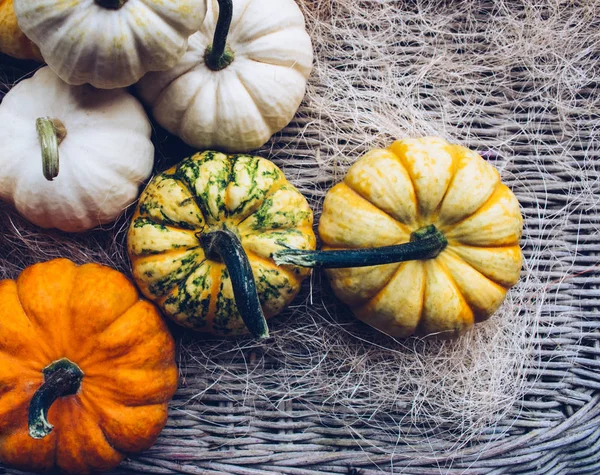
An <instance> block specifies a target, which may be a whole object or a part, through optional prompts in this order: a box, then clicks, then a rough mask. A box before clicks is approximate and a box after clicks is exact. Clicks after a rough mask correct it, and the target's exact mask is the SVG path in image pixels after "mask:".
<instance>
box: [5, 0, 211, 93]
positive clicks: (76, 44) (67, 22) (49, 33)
mask: <svg viewBox="0 0 600 475" xmlns="http://www.w3.org/2000/svg"><path fill="white" fill-rule="evenodd" d="M14 2H15V12H16V14H17V18H18V20H19V25H20V26H21V29H22V30H23V32H24V33H25V34H26V35H27V36H28V37H29V38H30V39H31V40H32V41H33V42H34V43H35V44H36V45H38V47H39V48H40V50H41V52H42V56H43V57H44V59H45V60H46V62H47V63H48V65H49V66H50V67H51V68H52V70H53V71H54V72H55V73H56V74H58V76H60V78H61V79H62V80H63V81H65V82H67V83H68V84H73V85H81V84H85V83H89V84H91V85H93V86H95V87H98V88H103V89H112V88H119V87H126V86H130V85H131V84H133V83H135V82H136V81H137V80H138V79H139V78H141V77H142V76H143V75H144V74H145V73H146V72H148V71H161V70H165V69H169V68H171V67H173V66H175V64H177V61H179V58H180V57H181V55H183V53H184V52H185V50H186V46H187V40H188V37H189V36H190V35H191V34H192V33H193V32H194V31H196V30H197V29H198V27H199V26H200V24H201V23H202V20H203V19H204V15H205V14H206V0H68V1H67V0H14Z"/></svg>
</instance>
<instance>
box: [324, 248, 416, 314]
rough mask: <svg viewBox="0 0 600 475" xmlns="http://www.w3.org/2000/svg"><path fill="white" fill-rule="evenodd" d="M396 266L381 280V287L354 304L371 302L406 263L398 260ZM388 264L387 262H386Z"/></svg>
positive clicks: (360, 304)
mask: <svg viewBox="0 0 600 475" xmlns="http://www.w3.org/2000/svg"><path fill="white" fill-rule="evenodd" d="M328 249H334V248H328ZM340 249H347V248H340ZM397 264H398V267H396V269H394V272H392V274H391V275H390V276H389V277H388V278H387V279H385V281H384V282H383V284H382V285H381V287H379V288H378V289H377V291H376V292H375V293H374V294H373V295H372V296H371V297H367V298H365V299H361V300H362V302H361V301H360V300H357V301H356V303H355V304H353V306H354V305H356V306H364V305H368V304H370V303H372V301H373V300H375V299H376V298H377V297H378V296H379V294H380V293H381V292H383V291H384V290H385V288H386V287H387V286H388V285H389V283H390V282H391V281H392V280H394V277H396V275H398V273H399V272H400V270H401V269H402V267H404V265H405V264H406V262H398V263H397ZM386 265H389V264H386ZM373 267H379V266H373Z"/></svg>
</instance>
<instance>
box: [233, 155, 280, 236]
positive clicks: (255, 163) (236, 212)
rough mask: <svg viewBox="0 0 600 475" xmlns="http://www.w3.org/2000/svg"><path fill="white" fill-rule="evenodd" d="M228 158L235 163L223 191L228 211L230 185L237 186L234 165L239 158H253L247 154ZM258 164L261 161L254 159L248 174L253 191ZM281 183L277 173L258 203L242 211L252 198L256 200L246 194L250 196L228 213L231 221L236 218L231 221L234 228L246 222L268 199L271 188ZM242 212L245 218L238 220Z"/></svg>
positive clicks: (247, 165)
mask: <svg viewBox="0 0 600 475" xmlns="http://www.w3.org/2000/svg"><path fill="white" fill-rule="evenodd" d="M230 157H232V160H235V162H234V163H233V164H232V167H231V175H230V181H229V183H228V184H227V188H226V190H225V202H226V203H227V209H228V210H229V204H228V203H229V202H230V199H229V198H230V193H231V185H232V184H234V185H237V184H238V181H237V179H236V173H235V166H236V164H237V162H238V160H239V159H240V158H242V157H248V158H250V159H252V158H254V157H252V156H251V155H247V154H235V155H230ZM260 163H261V160H258V159H255V160H253V163H252V168H251V170H252V172H253V173H252V174H250V175H251V177H252V179H253V187H252V190H255V189H256V187H257V183H256V176H257V172H258V169H259V168H260ZM245 167H246V168H249V164H246V165H245ZM282 181H283V180H282V177H281V176H280V174H279V173H277V180H274V181H273V183H271V186H270V187H269V188H268V189H267V190H265V193H264V194H263V195H262V197H261V199H260V201H257V202H256V204H255V205H254V206H253V207H251V208H249V209H247V210H244V209H243V208H244V206H245V205H246V204H247V203H249V202H250V201H252V200H253V199H254V198H256V196H255V195H253V194H252V193H253V191H251V192H249V193H247V194H249V195H250V196H249V197H248V198H247V199H245V200H243V201H242V202H241V203H240V204H239V206H238V207H237V208H235V209H233V210H229V212H230V213H231V216H230V217H231V218H232V219H233V218H234V217H235V218H236V219H233V220H234V221H235V225H236V226H239V224H240V223H241V222H243V221H245V220H246V219H247V218H248V217H249V216H250V215H252V214H253V213H254V212H256V210H257V209H258V208H260V207H261V206H262V204H263V203H264V201H265V199H266V198H267V197H268V196H269V195H270V194H271V193H270V192H271V189H272V188H273V187H274V186H275V185H276V184H278V183H279V182H282ZM242 212H243V213H245V214H246V216H244V217H243V218H242V219H239V215H240V214H242ZM236 216H237V217H236Z"/></svg>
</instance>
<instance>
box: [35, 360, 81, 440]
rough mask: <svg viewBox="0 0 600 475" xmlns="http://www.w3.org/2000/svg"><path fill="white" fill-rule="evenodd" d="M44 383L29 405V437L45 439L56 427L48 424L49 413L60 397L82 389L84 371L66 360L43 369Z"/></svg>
mask: <svg viewBox="0 0 600 475" xmlns="http://www.w3.org/2000/svg"><path fill="white" fill-rule="evenodd" d="M42 373H43V374H44V383H43V384H42V385H41V386H40V388H39V389H38V390H37V391H36V392H35V394H34V395H33V398H32V399H31V403H30V404H29V435H30V436H31V437H32V438H34V439H43V438H44V437H46V436H47V435H48V434H50V432H52V429H53V428H54V426H53V425H52V424H50V423H49V422H48V411H49V410H50V407H51V406H52V404H54V401H56V400H57V399H58V398H59V397H63V396H71V395H73V394H75V393H77V391H79V388H80V387H81V380H82V379H83V371H81V369H80V368H79V366H77V365H76V364H75V363H73V362H71V361H69V360H68V359H66V358H63V359H61V360H58V361H55V362H54V363H52V364H50V365H48V366H47V367H46V368H44V369H43V371H42Z"/></svg>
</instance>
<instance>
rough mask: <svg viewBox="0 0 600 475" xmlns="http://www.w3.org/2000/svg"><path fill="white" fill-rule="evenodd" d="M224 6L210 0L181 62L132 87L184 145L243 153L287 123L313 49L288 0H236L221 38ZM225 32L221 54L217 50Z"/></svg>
mask: <svg viewBox="0 0 600 475" xmlns="http://www.w3.org/2000/svg"><path fill="white" fill-rule="evenodd" d="M230 8H231V0H218V1H217V0H208V12H207V14H206V19H205V21H204V24H203V25H202V27H201V28H200V30H199V31H198V33H196V34H194V35H193V36H191V37H190V40H189V43H188V50H187V52H186V53H185V55H184V56H183V58H182V59H181V61H180V62H179V64H177V66H176V67H175V68H173V69H171V70H168V71H164V72H158V73H149V74H147V75H146V76H144V77H143V78H142V80H141V81H140V82H139V83H138V86H137V87H138V91H139V93H140V95H141V98H142V100H143V101H145V102H146V103H147V104H148V105H149V106H150V107H151V108H152V113H153V115H154V118H155V119H156V121H157V122H158V123H159V124H161V125H162V126H163V127H164V128H166V129H167V130H168V131H170V132H171V133H173V134H175V135H177V136H178V137H180V138H181V139H183V141H185V142H186V143H188V144H189V145H191V146H194V147H197V148H199V149H218V150H222V151H227V152H246V151H249V150H253V149H256V148H258V147H260V146H262V145H264V144H265V143H266V142H267V141H268V140H269V138H270V137H271V136H272V135H273V134H274V133H276V132H278V131H279V130H281V129H282V128H283V127H285V126H286V125H287V124H288V123H289V122H290V121H291V120H292V118H293V116H294V114H295V113H296V111H297V110H298V107H299V106H300V102H301V101H302V98H303V97H304V93H305V90H306V82H307V78H308V76H309V74H310V72H311V70H312V61H313V53H312V44H311V41H310V37H309V36H308V34H307V32H306V30H305V25H304V16H303V15H302V12H301V11H300V9H299V8H298V5H296V3H295V2H294V0H236V1H234V2H233V15H232V18H231V28H230V30H229V32H228V35H227V29H228V28H229V24H228V21H227V20H228V18H227V17H228V10H229V9H230ZM219 16H220V17H221V19H220V20H219V21H220V23H222V25H221V26H219V27H218V28H217V19H218V18H219ZM225 35H227V37H226V42H227V49H226V51H225V52H224V54H222V55H220V54H215V52H216V51H219V52H220V51H222V50H223V47H224V45H225V38H224V36H225ZM213 36H214V38H213ZM211 52H212V55H211ZM211 56H212V57H211ZM217 56H218V58H217ZM213 63H214V64H213Z"/></svg>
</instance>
